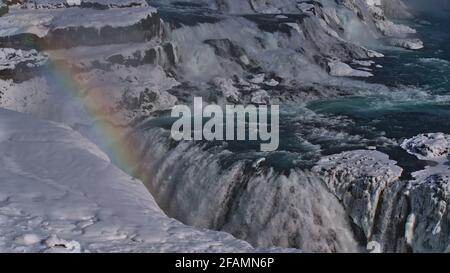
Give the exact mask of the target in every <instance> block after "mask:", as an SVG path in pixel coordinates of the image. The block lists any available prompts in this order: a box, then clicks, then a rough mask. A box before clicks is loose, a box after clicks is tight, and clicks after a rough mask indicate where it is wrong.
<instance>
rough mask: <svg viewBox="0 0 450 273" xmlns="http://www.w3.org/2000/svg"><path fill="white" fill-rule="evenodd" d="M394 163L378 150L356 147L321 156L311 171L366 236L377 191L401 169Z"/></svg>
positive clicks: (396, 176) (390, 182)
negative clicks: (322, 181)
mask: <svg viewBox="0 0 450 273" xmlns="http://www.w3.org/2000/svg"><path fill="white" fill-rule="evenodd" d="M396 163H397V162H395V161H393V160H390V159H389V156H388V155H386V154H383V153H381V152H378V151H369V150H356V151H349V152H342V153H340V154H335V155H330V156H325V157H323V158H322V159H320V161H319V162H318V163H317V164H316V166H314V168H313V171H315V172H316V173H318V174H320V175H321V176H322V177H323V179H324V181H325V183H326V184H327V186H328V188H329V190H330V191H331V192H332V193H334V194H335V195H336V197H337V198H339V200H341V201H342V202H343V204H344V207H345V208H346V210H347V212H348V214H349V215H350V217H351V218H352V220H353V222H354V224H356V225H357V226H359V227H360V228H361V229H362V230H363V232H364V234H365V235H366V238H367V239H370V237H371V235H372V229H373V227H374V222H375V213H376V211H377V209H378V205H379V200H380V198H381V195H382V193H383V191H384V190H385V189H386V188H387V187H388V186H389V185H390V184H392V183H395V182H396V181H398V180H399V178H400V176H401V174H402V172H403V170H402V168H400V167H398V166H397V165H396Z"/></svg>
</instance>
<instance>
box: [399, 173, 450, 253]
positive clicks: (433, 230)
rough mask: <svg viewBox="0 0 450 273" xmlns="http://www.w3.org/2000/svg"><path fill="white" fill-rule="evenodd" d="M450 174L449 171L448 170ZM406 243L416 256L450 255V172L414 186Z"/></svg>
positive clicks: (437, 174) (432, 175) (411, 188)
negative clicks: (423, 253)
mask: <svg viewBox="0 0 450 273" xmlns="http://www.w3.org/2000/svg"><path fill="white" fill-rule="evenodd" d="M447 170H448V169H447ZM409 198H410V200H411V210H410V214H409V217H408V219H409V221H408V226H407V227H406V228H407V232H406V235H407V242H408V244H409V246H410V247H411V248H412V249H413V250H414V251H416V252H449V251H450V237H449V236H448V235H449V234H450V213H449V205H450V171H447V172H441V173H435V174H431V175H429V176H428V177H426V178H425V179H420V180H416V181H414V182H412V184H411V186H410V189H409Z"/></svg>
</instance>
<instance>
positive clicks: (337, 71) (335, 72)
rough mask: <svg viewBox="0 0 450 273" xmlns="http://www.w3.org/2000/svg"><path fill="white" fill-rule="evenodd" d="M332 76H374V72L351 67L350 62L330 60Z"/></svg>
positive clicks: (329, 65)
mask: <svg viewBox="0 0 450 273" xmlns="http://www.w3.org/2000/svg"><path fill="white" fill-rule="evenodd" d="M328 67H329V69H330V75H331V76H337V77H372V76H373V74H372V73H370V72H367V71H362V70H357V69H353V68H351V67H350V66H349V65H348V64H346V63H343V62H340V61H336V60H332V61H330V62H328Z"/></svg>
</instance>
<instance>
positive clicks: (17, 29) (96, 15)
mask: <svg viewBox="0 0 450 273" xmlns="http://www.w3.org/2000/svg"><path fill="white" fill-rule="evenodd" d="M155 13H156V9H155V8H153V7H138V8H135V7H131V8H120V9H107V10H95V9H81V8H78V7H73V8H64V9H38V10H28V9H17V8H15V9H11V10H10V12H9V13H8V14H6V15H4V16H2V17H0V25H1V26H2V27H1V28H0V36H2V37H6V36H13V35H17V34H22V33H30V34H35V35H36V36H38V37H41V38H42V37H45V36H46V35H47V34H48V32H49V31H51V30H55V29H63V28H69V27H84V28H96V29H100V28H102V27H105V26H110V27H116V28H117V27H126V26H131V25H134V24H136V23H138V22H140V21H142V20H144V19H146V18H147V17H151V16H153V15H154V14H155Z"/></svg>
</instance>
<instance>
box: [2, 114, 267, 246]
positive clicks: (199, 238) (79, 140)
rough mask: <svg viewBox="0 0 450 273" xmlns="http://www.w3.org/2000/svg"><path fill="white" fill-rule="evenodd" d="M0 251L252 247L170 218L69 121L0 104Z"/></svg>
mask: <svg viewBox="0 0 450 273" xmlns="http://www.w3.org/2000/svg"><path fill="white" fill-rule="evenodd" d="M0 181H1V183H0V233H1V236H0V252H41V251H45V252H55V251H57V252H80V251H81V252H116V251H126V252H174V251H176V252H199V251H201V252H222V251H258V250H257V249H253V248H251V247H250V246H249V245H248V244H247V243H245V242H243V241H239V240H237V239H234V238H233V237H232V236H230V235H228V234H225V233H220V232H212V231H205V230H197V229H194V228H191V227H187V226H184V225H182V224H181V223H179V222H177V221H176V220H173V219H170V218H168V217H167V216H166V215H165V214H164V213H163V212H162V211H161V210H160V209H159V208H158V206H157V205H156V203H155V201H154V199H153V197H152V196H151V195H150V193H148V191H147V190H146V189H145V187H144V186H143V184H142V182H141V181H139V180H136V179H133V178H131V177H129V176H128V175H126V174H125V173H123V172H122V171H121V170H119V169H118V168H117V167H115V166H114V165H113V164H111V162H110V161H109V160H108V157H107V156H106V155H105V154H104V153H103V152H101V151H100V150H99V149H98V148H97V147H96V146H95V145H93V144H91V143H90V142H89V141H87V140H86V139H84V138H83V137H82V136H81V135H80V134H78V133H76V132H75V131H73V130H71V129H70V128H69V127H67V126H64V125H60V124H57V123H51V122H46V121H40V120H36V119H33V118H30V117H27V116H25V115H23V114H19V113H15V112H11V111H7V110H1V109H0Z"/></svg>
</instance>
